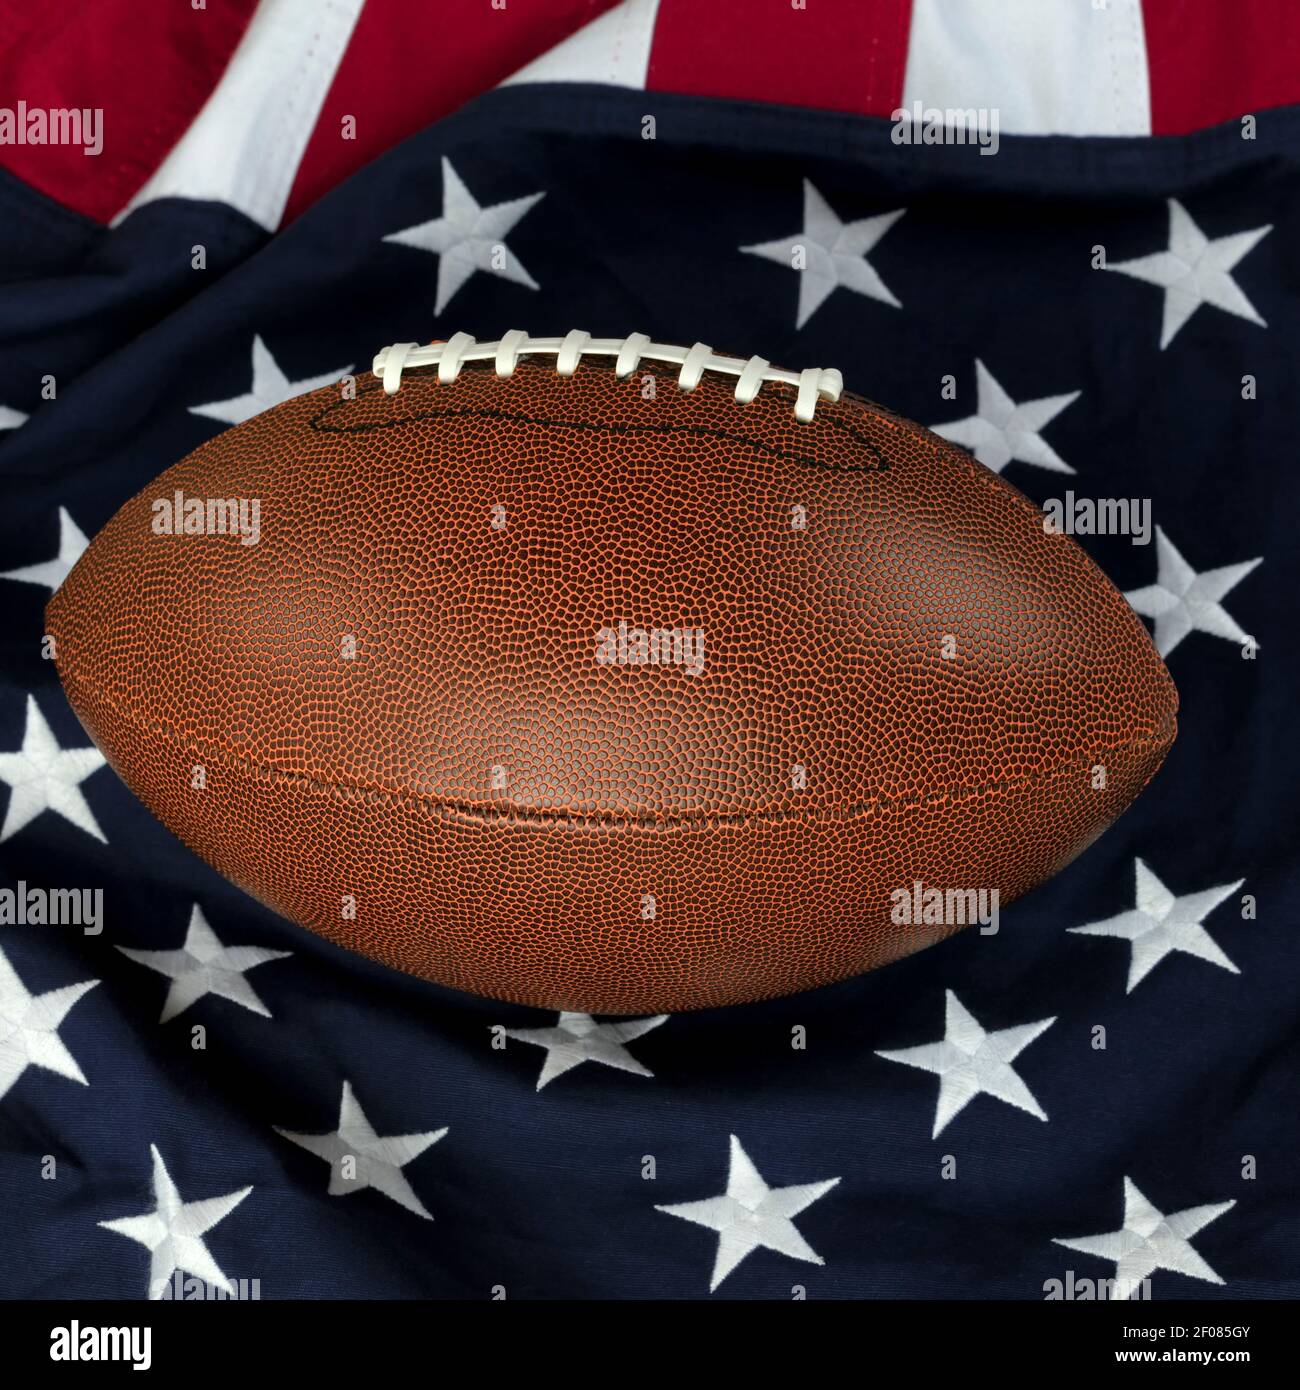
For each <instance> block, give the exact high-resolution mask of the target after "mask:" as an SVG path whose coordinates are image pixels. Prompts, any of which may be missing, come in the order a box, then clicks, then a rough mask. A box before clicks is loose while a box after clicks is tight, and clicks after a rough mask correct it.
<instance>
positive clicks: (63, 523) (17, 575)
mask: <svg viewBox="0 0 1300 1390" xmlns="http://www.w3.org/2000/svg"><path fill="white" fill-rule="evenodd" d="M89 544H90V542H89V541H88V540H87V539H86V537H85V534H84V533H83V531H82V529H81V527H80V526H78V525H77V523H76V522H75V521H73V519H72V518H71V517H70V516H69V515H68V509H67V508H66V507H60V508H59V553H58V554H57V555H56V556H55V557H54V559H52V560H43V561H41V563H40V564H38V565H24V566H23V567H22V569H16V570H6V571H5V572H4V573H3V574H0V579H13V580H15V581H17V582H18V583H20V584H42V585H44V586H45V588H47V589H48V590H49V591H50V592H51V593H53V592H54V591H55V589H57V588H58V587H59V585H60V584H62V583H63V581H64V580H65V579H66V578H67V577H68V571H69V570H70V569H71V568H72V567H73V565H75V564H76V563H77V561H78V560H80V559H81V556H82V552H83V551H84V550H85V549H86V547H87V546H88V545H89Z"/></svg>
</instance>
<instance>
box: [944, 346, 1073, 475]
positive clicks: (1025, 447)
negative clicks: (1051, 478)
mask: <svg viewBox="0 0 1300 1390" xmlns="http://www.w3.org/2000/svg"><path fill="white" fill-rule="evenodd" d="M975 394H976V405H975V414H974V415H967V416H966V418H965V419H964V420H953V421H952V422H951V423H949V424H946V425H933V426H931V428H932V429H933V430H934V432H935V434H938V435H942V437H943V438H944V439H947V440H951V442H952V443H954V444H960V445H962V447H963V448H966V449H969V450H970V451H971V452H972V453H973V454H974V455H975V457H976V458H977V459H979V461H980V462H981V463H982V464H983V465H984V467H985V468H991V469H992V470H993V472H994V473H1001V472H1002V470H1003V469H1004V468H1005V467H1006V466H1007V464H1009V463H1010V462H1011V461H1012V460H1013V459H1018V460H1019V461H1020V462H1021V463H1032V464H1034V465H1035V466H1036V467H1038V468H1046V469H1047V470H1048V471H1049V472H1052V473H1073V472H1074V469H1073V468H1071V467H1070V465H1069V464H1068V463H1066V462H1065V460H1064V459H1063V458H1061V457H1060V455H1058V454H1057V452H1056V450H1055V449H1053V448H1052V446H1051V445H1050V444H1049V443H1048V442H1047V441H1046V440H1045V439H1044V438H1043V437H1042V435H1041V434H1040V433H1039V431H1040V430H1042V429H1043V428H1045V427H1046V426H1047V425H1048V424H1050V423H1051V422H1052V421H1053V420H1055V419H1056V417H1057V416H1058V415H1059V414H1060V413H1061V411H1063V410H1064V409H1065V407H1066V406H1067V405H1071V404H1072V403H1073V402H1074V401H1077V400H1078V399H1079V397H1080V395H1081V394H1082V392H1079V391H1069V392H1066V394H1065V395H1062V396H1040V397H1039V398H1038V399H1037V400H1034V401H1021V402H1020V403H1019V404H1017V403H1016V402H1015V401H1013V400H1012V399H1011V397H1010V396H1009V395H1007V393H1006V392H1005V391H1004V390H1003V389H1002V387H1001V386H1000V385H999V384H998V382H997V380H996V378H995V377H994V375H993V373H992V372H991V371H989V369H988V368H987V367H986V366H985V365H984V363H983V362H981V361H980V360H979V359H978V358H976V360H975Z"/></svg>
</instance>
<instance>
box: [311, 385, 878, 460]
mask: <svg viewBox="0 0 1300 1390" xmlns="http://www.w3.org/2000/svg"><path fill="white" fill-rule="evenodd" d="M597 370H599V369H597ZM430 384H431V383H430V382H429V381H427V380H420V379H419V378H412V379H411V385H413V386H424V387H428V386H429V385H430ZM327 389H332V388H327ZM380 389H381V388H380V385H379V383H378V382H376V383H375V385H374V386H373V387H372V386H370V385H369V384H368V383H367V384H366V385H365V386H363V387H362V388H361V389H360V390H359V391H358V392H357V394H356V399H357V400H360V399H363V398H364V397H366V396H373V395H374V394H375V393H376V392H377V391H379V390H380ZM447 389H450V388H447ZM350 404H351V401H340V400H333V401H331V402H330V404H329V405H328V406H326V407H325V409H324V410H322V411H321V412H320V414H319V415H314V416H312V418H311V420H310V421H309V422H308V423H309V425H310V428H311V429H313V430H315V431H316V432H317V433H318V434H370V433H372V432H375V431H378V430H391V429H400V428H402V427H404V426H406V425H416V424H419V423H421V422H422V421H424V420H446V419H465V418H479V419H484V420H505V421H508V422H510V423H512V424H520V425H538V426H541V427H543V428H551V429H575V430H587V431H591V432H593V433H602V434H614V435H637V434H648V435H665V436H667V435H690V436H694V437H696V438H699V439H722V440H727V441H730V442H731V443H735V444H747V445H748V446H749V447H750V448H751V449H753V450H754V451H755V452H756V453H760V454H766V455H767V456H768V457H770V458H777V459H784V460H786V461H787V462H790V463H802V464H805V465H807V466H808V467H810V468H816V469H818V470H820V471H821V472H824V473H885V472H889V471H890V470H891V469H892V467H893V465H892V464H891V463H890V461H889V460H888V459H887V458H886V457H885V456H884V454H882V453H881V451H880V449H879V448H878V447H877V446H876V445H875V444H873V443H872V442H871V440H870V439H868V438H866V437H865V436H864V435H862V434H860V433H859V432H858V431H857V430H855V429H854V428H853V427H852V426H851V425H848V424H846V423H845V422H844V421H842V420H836V419H834V418H833V417H831V416H828V417H827V418H826V419H825V420H824V421H823V422H822V423H823V424H824V425H825V426H826V427H828V428H830V429H832V430H834V431H836V432H838V433H840V434H843V435H848V436H849V437H850V438H851V439H853V440H854V441H855V442H856V443H858V444H860V445H861V446H862V447H863V448H864V449H866V450H868V451H869V452H870V454H871V456H872V458H873V460H874V464H873V465H872V466H869V467H868V466H863V465H861V464H858V465H854V464H851V463H823V462H822V461H821V460H820V459H819V458H817V457H816V456H815V455H812V454H800V453H797V452H795V451H793V450H790V449H782V448H778V447H776V446H775V445H772V444H768V443H766V442H765V441H763V440H761V439H753V438H751V437H750V436H749V435H746V434H742V433H740V432H738V431H736V430H725V429H718V428H710V427H708V426H705V425H687V424H662V425H633V424H621V423H619V422H618V421H596V420H575V419H566V418H552V417H550V416H545V415H529V414H527V413H526V412H524V411H514V410H501V409H498V408H495V407H492V406H437V407H435V408H432V409H429V410H421V411H416V412H415V413H413V414H411V415H405V416H403V417H402V418H401V419H397V420H392V419H389V420H373V421H369V422H367V423H365V424H360V425H347V426H334V425H330V424H328V423H326V417H327V416H328V415H330V414H331V413H332V412H334V411H336V410H346V409H347V407H348V406H349V405H350ZM736 408H737V409H738V410H742V409H744V407H743V406H737V407H736Z"/></svg>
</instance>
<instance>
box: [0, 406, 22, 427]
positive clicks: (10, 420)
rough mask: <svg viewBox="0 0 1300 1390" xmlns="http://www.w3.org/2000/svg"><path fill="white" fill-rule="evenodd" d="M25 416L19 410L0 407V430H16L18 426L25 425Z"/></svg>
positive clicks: (10, 407)
mask: <svg viewBox="0 0 1300 1390" xmlns="http://www.w3.org/2000/svg"><path fill="white" fill-rule="evenodd" d="M26 421H27V416H26V415H24V414H23V412H22V411H21V410H15V409H14V408H13V407H12V406H8V405H0V430H16V429H17V428H18V426H19V425H21V424H25V423H26Z"/></svg>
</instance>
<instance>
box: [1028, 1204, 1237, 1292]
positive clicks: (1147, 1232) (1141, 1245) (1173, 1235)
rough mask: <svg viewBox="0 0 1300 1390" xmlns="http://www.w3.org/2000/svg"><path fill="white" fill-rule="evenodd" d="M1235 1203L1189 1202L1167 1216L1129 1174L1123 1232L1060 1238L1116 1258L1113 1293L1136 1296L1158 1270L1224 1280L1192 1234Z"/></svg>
mask: <svg viewBox="0 0 1300 1390" xmlns="http://www.w3.org/2000/svg"><path fill="white" fill-rule="evenodd" d="M1236 1205H1237V1204H1236V1202H1216V1203H1215V1204H1214V1205H1212V1206H1204V1207H1188V1208H1187V1209H1186V1210H1185V1211H1176V1212H1173V1213H1172V1214H1170V1215H1169V1216H1166V1215H1165V1214H1164V1212H1161V1211H1157V1210H1156V1208H1155V1207H1153V1206H1152V1205H1151V1203H1150V1202H1148V1201H1147V1199H1146V1198H1145V1197H1144V1196H1143V1195H1142V1194H1141V1193H1140V1192H1139V1191H1138V1189H1137V1186H1136V1185H1135V1184H1134V1182H1133V1180H1132V1179H1131V1178H1127V1177H1126V1178H1125V1179H1124V1224H1123V1226H1121V1227H1120V1229H1119V1230H1118V1231H1109V1232H1107V1233H1106V1234H1105V1235H1099V1236H1079V1237H1077V1238H1076V1239H1074V1240H1059V1239H1058V1240H1055V1241H1054V1242H1053V1243H1054V1244H1056V1245H1064V1246H1066V1247H1067V1248H1068V1249H1070V1250H1080V1251H1082V1252H1083V1253H1084V1254H1085V1255H1096V1256H1097V1257H1098V1258H1099V1259H1102V1260H1114V1261H1115V1281H1116V1286H1115V1288H1114V1291H1113V1292H1114V1294H1115V1297H1117V1298H1131V1297H1132V1296H1133V1294H1135V1293H1137V1292H1138V1291H1139V1287H1140V1285H1141V1283H1142V1281H1143V1280H1144V1279H1145V1278H1147V1276H1148V1275H1150V1274H1153V1273H1154V1272H1155V1271H1156V1270H1157V1269H1170V1270H1173V1271H1174V1272H1175V1273H1177V1274H1186V1275H1188V1276H1189V1277H1190V1278H1192V1279H1204V1280H1206V1281H1208V1282H1209V1283H1211V1284H1222V1283H1223V1282H1224V1281H1223V1280H1222V1279H1220V1278H1219V1276H1218V1275H1217V1274H1216V1273H1215V1272H1214V1271H1213V1270H1212V1269H1211V1268H1210V1266H1209V1265H1208V1264H1206V1263H1205V1261H1204V1260H1203V1259H1202V1258H1201V1257H1200V1256H1199V1255H1198V1254H1197V1253H1196V1251H1195V1250H1194V1249H1193V1248H1192V1245H1191V1239H1192V1237H1193V1236H1194V1235H1195V1234H1196V1233H1197V1231H1199V1230H1201V1229H1202V1228H1204V1227H1205V1226H1208V1225H1209V1224H1210V1222H1211V1221H1213V1220H1214V1219H1215V1217H1217V1216H1222V1215H1223V1213H1224V1212H1225V1211H1227V1210H1228V1209H1229V1208H1230V1207H1234V1206H1236Z"/></svg>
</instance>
